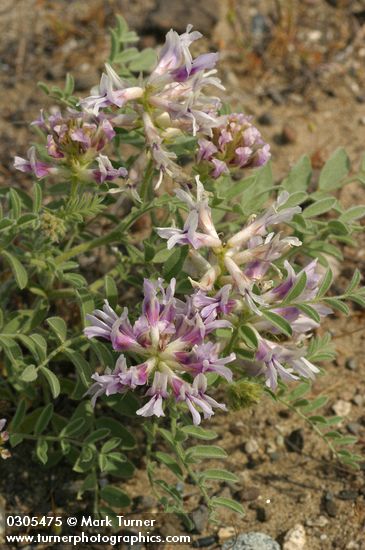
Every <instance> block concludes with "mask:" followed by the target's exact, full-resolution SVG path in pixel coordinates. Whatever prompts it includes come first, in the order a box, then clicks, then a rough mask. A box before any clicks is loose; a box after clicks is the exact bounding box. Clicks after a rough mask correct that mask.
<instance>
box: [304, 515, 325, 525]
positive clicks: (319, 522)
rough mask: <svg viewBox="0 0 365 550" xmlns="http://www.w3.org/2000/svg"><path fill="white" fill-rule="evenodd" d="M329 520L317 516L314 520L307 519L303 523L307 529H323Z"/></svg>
mask: <svg viewBox="0 0 365 550" xmlns="http://www.w3.org/2000/svg"><path fill="white" fill-rule="evenodd" d="M328 522H329V520H328V519H327V518H326V516H318V517H317V518H314V519H307V521H306V522H305V524H306V525H308V527H325V526H326V525H327V523H328Z"/></svg>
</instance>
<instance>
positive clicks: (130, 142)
mask: <svg viewBox="0 0 365 550" xmlns="http://www.w3.org/2000/svg"><path fill="white" fill-rule="evenodd" d="M200 36H201V35H200V33H199V32H197V31H193V30H192V28H191V26H188V28H187V29H186V32H185V33H183V34H181V35H178V34H177V33H176V32H175V31H173V30H171V31H169V33H168V34H167V36H166V41H165V44H164V45H163V47H162V48H161V49H160V51H159V52H158V54H156V52H155V51H154V50H149V49H147V50H144V51H142V52H138V50H137V49H136V48H133V47H131V46H129V45H128V43H129V44H130V43H133V42H134V41H135V40H136V36H135V34H134V33H132V32H131V31H129V29H128V27H127V25H126V23H125V21H124V20H123V19H122V18H119V20H118V27H117V28H116V29H115V30H114V31H113V33H112V51H111V57H110V60H109V63H108V64H106V69H105V72H104V73H103V75H102V77H101V80H100V83H99V85H98V86H96V87H95V88H94V89H93V90H91V93H90V95H89V96H88V97H86V98H83V99H79V98H76V97H74V96H73V95H72V92H73V81H72V77H70V76H68V79H67V82H66V87H65V89H64V90H61V89H59V88H53V89H51V90H50V89H48V88H47V87H46V86H45V85H42V88H43V89H44V90H45V91H46V93H48V94H49V95H50V96H51V97H53V98H56V99H57V100H58V101H59V103H60V104H61V105H62V106H63V109H57V110H54V111H53V112H52V114H50V115H47V114H45V113H44V112H42V113H41V116H40V118H39V119H38V120H36V121H35V122H33V128H34V129H36V131H37V132H38V134H39V135H40V137H41V140H42V143H41V144H40V145H33V146H32V147H31V148H30V149H29V151H28V154H27V157H26V158H23V157H20V156H17V157H16V158H15V162H14V166H15V168H16V169H18V170H20V171H21V172H24V173H27V174H31V175H32V176H33V177H34V179H35V182H34V185H33V190H32V194H31V195H30V194H28V192H25V191H23V190H21V189H17V190H15V188H14V187H11V188H4V189H3V190H2V191H1V195H2V197H3V198H4V203H5V205H6V206H5V213H4V215H3V218H2V220H1V222H0V229H1V239H2V240H1V252H0V255H1V259H2V261H3V262H4V276H3V282H2V284H3V286H4V289H6V292H3V293H2V299H1V300H2V304H1V305H2V308H3V310H4V313H5V315H4V319H3V323H2V326H3V328H2V332H1V334H0V346H1V348H2V350H3V352H4V357H5V367H4V371H3V375H2V381H1V383H2V388H3V398H4V399H5V401H6V403H7V404H8V405H7V407H6V411H5V412H6V416H9V417H10V416H12V419H11V420H10V422H9V434H10V436H9V434H8V433H7V432H2V435H1V436H0V445H1V446H2V450H1V453H2V455H1V456H2V457H3V458H6V457H8V456H9V454H10V453H9V452H8V451H7V450H5V448H3V445H4V443H8V439H9V442H10V446H12V447H16V446H17V445H19V444H20V443H22V442H23V441H25V440H27V439H30V440H35V441H36V448H35V454H36V457H37V458H38V460H40V461H41V462H42V463H44V464H51V465H53V466H54V465H56V464H57V463H58V462H59V461H61V460H64V459H67V461H68V463H70V464H72V469H73V471H74V472H76V473H77V474H80V475H82V476H84V481H83V484H82V487H81V489H80V491H79V498H81V496H82V494H83V493H84V492H86V491H93V492H94V495H95V509H96V510H100V512H101V513H105V511H106V510H107V511H108V513H110V514H112V511H111V510H110V509H109V508H108V506H112V507H116V508H118V507H121V506H128V504H129V502H130V501H129V497H128V495H127V494H126V493H125V492H123V491H121V490H120V489H119V488H117V487H115V486H114V485H113V478H115V477H116V478H120V477H122V478H124V477H129V476H131V475H132V474H133V470H134V465H133V460H130V458H128V455H126V454H125V453H126V451H128V450H130V449H134V448H135V447H136V440H135V438H134V436H133V435H132V433H131V432H130V431H129V430H128V429H127V428H126V427H125V417H129V419H130V420H129V422H132V423H133V425H134V426H135V430H137V429H144V430H145V433H146V438H145V441H144V443H143V450H144V452H145V453H146V460H147V472H148V476H149V479H150V482H151V484H152V485H153V488H154V490H155V492H156V494H157V495H158V497H159V500H160V503H161V505H163V506H164V508H165V509H166V510H169V511H176V512H178V513H181V514H182V513H184V506H183V492H181V491H179V490H177V489H176V486H175V485H174V483H173V482H171V483H169V482H168V481H166V480H165V479H159V478H158V474H157V470H156V465H157V464H159V465H161V466H163V467H166V468H167V469H169V470H170V471H171V472H172V474H174V476H176V477H177V478H178V479H179V480H180V481H181V482H182V483H185V482H186V479H187V477H189V479H192V480H193V482H194V483H195V484H196V485H197V486H198V487H199V488H200V490H201V492H202V495H203V497H204V499H205V500H206V502H207V504H208V506H209V509H210V510H211V511H212V512H214V510H215V509H216V508H217V507H219V506H225V507H228V508H230V509H233V510H235V511H237V512H242V507H241V505H240V503H237V502H235V501H233V500H230V499H226V498H223V497H217V496H216V497H213V498H211V496H210V494H209V483H211V481H214V480H218V481H220V480H223V481H230V482H234V481H235V480H236V479H237V478H236V476H235V475H234V474H233V473H230V472H228V471H226V470H224V469H206V470H204V469H202V467H201V466H198V467H197V468H196V465H197V464H199V462H201V461H202V460H205V459H209V458H213V459H217V460H219V459H224V457H225V456H226V452H225V451H224V450H223V449H221V448H220V447H218V446H215V445H210V444H209V445H193V446H189V439H188V438H189V437H192V438H194V439H198V440H205V441H207V440H210V439H214V438H215V437H216V434H215V433H214V431H213V430H211V429H209V424H208V423H205V425H204V428H203V427H202V426H199V424H201V423H202V422H203V420H204V419H209V418H211V416H212V415H213V414H214V413H216V412H217V411H226V410H227V408H228V409H229V408H230V407H231V408H234V409H239V408H242V407H244V406H253V405H255V404H256V403H258V402H259V401H260V400H261V399H264V398H273V399H275V400H279V401H280V402H281V403H284V404H286V405H288V406H289V407H291V408H293V409H295V410H298V411H299V412H300V414H301V416H302V417H303V418H304V419H305V421H306V422H308V423H309V424H310V425H311V426H313V427H314V429H315V430H316V431H317V433H319V435H321V437H322V438H323V439H325V440H326V441H327V442H328V444H329V446H330V449H331V451H332V452H333V453H334V454H335V455H336V457H337V458H338V459H340V460H341V461H343V462H345V463H347V464H349V465H352V466H356V463H357V461H358V460H359V457H358V456H357V455H355V454H353V453H352V452H351V451H349V450H348V449H346V448H345V447H346V445H348V444H349V443H353V442H354V439H353V438H349V437H343V436H342V434H341V432H340V431H333V428H330V426H332V425H333V424H335V423H336V422H337V423H338V422H339V421H340V419H339V417H333V418H327V419H326V418H325V417H323V416H316V417H315V416H310V415H308V414H307V413H310V412H311V411H312V410H315V409H316V408H318V407H320V406H323V405H324V404H325V401H326V398H324V397H323V396H321V397H320V398H317V399H316V400H314V401H312V402H311V401H310V400H308V399H305V400H303V399H299V397H302V396H303V395H304V394H305V393H306V392H308V390H309V387H310V385H309V381H310V380H312V379H314V378H315V377H316V376H317V375H320V374H321V371H322V367H321V362H322V361H324V360H328V359H331V358H332V357H333V350H332V348H331V346H330V341H329V340H330V337H329V334H327V333H323V331H320V330H318V329H320V326H321V323H322V321H323V319H324V318H325V317H327V316H328V315H331V314H332V313H333V312H334V310H339V311H341V312H343V313H345V314H348V313H350V309H349V307H348V306H347V305H346V303H345V302H346V301H348V300H350V301H353V302H356V303H358V304H360V305H364V303H365V292H364V289H363V288H361V287H360V286H359V284H360V274H359V272H358V271H356V272H355V274H354V276H353V278H352V280H351V282H350V284H349V286H348V288H347V289H346V290H345V291H344V292H343V293H342V294H341V295H340V296H333V294H330V295H328V291H329V289H330V287H331V283H332V279H333V275H332V272H331V269H330V267H329V266H330V258H331V257H334V258H338V259H341V249H340V246H339V245H340V244H341V243H346V244H347V245H355V244H356V241H355V240H354V238H353V236H352V234H356V232H358V231H359V230H360V229H361V226H360V224H359V223H358V220H360V218H361V217H363V216H364V215H365V207H364V206H354V207H352V208H350V209H348V210H345V209H344V208H343V206H342V205H341V204H340V202H339V201H338V199H337V197H336V190H337V189H339V188H340V187H342V186H343V185H345V184H346V183H348V182H349V181H352V180H354V179H359V180H360V181H363V180H364V173H365V165H363V167H362V169H361V172H360V173H359V174H355V175H352V176H348V173H349V162H348V158H347V155H346V153H345V152H344V151H343V150H342V149H339V150H337V151H336V152H335V153H334V154H333V156H332V157H331V158H330V159H329V160H328V161H327V163H326V164H325V166H324V168H323V170H322V172H321V174H320V175H319V178H318V179H317V180H316V181H315V182H313V185H311V187H310V188H309V184H310V182H312V180H313V175H312V170H311V165H310V161H309V159H308V157H306V156H304V157H303V158H302V159H300V161H299V162H298V163H297V164H296V165H295V166H294V168H293V169H292V171H291V172H290V174H289V176H288V177H287V178H285V179H284V180H283V181H281V182H279V183H277V184H274V182H273V177H272V173H271V163H270V147H269V145H268V144H267V143H265V140H264V138H263V137H262V135H261V133H260V132H259V130H258V129H257V128H256V127H255V126H254V123H253V121H252V120H251V119H250V118H249V117H247V116H245V115H244V114H242V113H231V112H230V111H229V109H228V107H227V106H224V105H223V104H222V101H221V99H220V98H219V97H218V95H219V94H220V96H222V95H223V93H224V87H223V86H222V83H221V82H220V80H219V79H218V77H217V76H216V68H215V67H216V63H217V61H218V55H217V54H216V53H206V54H202V55H199V56H198V57H195V58H194V57H193V55H192V53H191V46H192V44H193V42H195V41H196V40H197V39H199V38H200ZM137 73H138V75H137ZM212 94H214V95H212ZM216 94H218V95H216ZM311 189H312V190H311ZM6 201H7V202H6ZM141 233H142V234H141ZM6 266H7V267H6ZM11 275H13V276H14V278H12V276H11ZM19 289H20V291H21V292H20V294H19ZM118 294H119V295H120V297H119V298H118ZM293 382H297V383H298V385H297V386H296V387H294V389H293V388H292V383H293ZM41 389H42V391H41ZM61 396H62V398H61ZM65 403H67V406H66V405H65ZM4 414H5V413H4ZM161 417H164V418H161ZM4 424H5V419H4V420H2V421H1V422H0V428H1V429H2V428H3V427H4ZM161 448H162V449H163V450H162V451H161V450H160V449H161ZM135 452H137V451H135ZM140 452H142V451H140ZM101 474H102V475H104V476H107V478H108V480H109V484H107V485H103V486H102V487H101V486H100V482H99V478H100V475H101Z"/></svg>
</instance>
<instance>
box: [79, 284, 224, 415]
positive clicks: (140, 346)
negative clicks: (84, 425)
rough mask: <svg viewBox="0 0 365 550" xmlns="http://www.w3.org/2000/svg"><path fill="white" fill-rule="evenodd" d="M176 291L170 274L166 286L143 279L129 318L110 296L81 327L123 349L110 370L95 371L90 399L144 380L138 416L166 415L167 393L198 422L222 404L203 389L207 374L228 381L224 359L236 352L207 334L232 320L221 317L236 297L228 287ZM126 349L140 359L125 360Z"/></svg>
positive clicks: (120, 391) (118, 390)
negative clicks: (224, 352) (212, 292)
mask: <svg viewBox="0 0 365 550" xmlns="http://www.w3.org/2000/svg"><path fill="white" fill-rule="evenodd" d="M174 294H175V280H174V279H172V280H171V282H170V284H169V285H168V286H167V287H166V288H165V286H164V284H163V281H162V279H159V280H158V281H157V282H153V281H150V280H148V279H146V280H145V282H144V300H143V305H142V314H141V315H140V317H138V319H137V320H136V321H135V322H134V323H133V324H132V323H131V322H130V319H129V316H128V311H127V309H124V311H123V313H122V314H121V315H117V313H116V312H115V311H114V310H113V309H112V308H111V307H110V306H109V304H108V302H105V305H104V307H103V310H96V311H94V313H93V315H89V316H88V320H89V321H90V323H91V325H90V326H88V327H86V328H85V330H84V332H85V335H86V336H87V337H88V338H96V337H100V338H104V339H107V340H109V341H110V342H111V344H112V347H113V349H114V350H115V351H118V352H122V355H120V357H119V359H118V361H117V363H116V366H115V368H114V370H113V371H110V370H107V371H105V372H104V374H101V375H100V374H94V375H93V377H92V378H93V379H94V381H95V383H94V384H93V386H92V387H91V388H90V390H89V392H90V393H91V394H92V395H93V398H92V401H93V403H94V404H95V401H96V399H97V397H99V396H100V395H102V394H105V395H113V394H116V393H123V392H125V391H127V390H130V389H136V388H137V387H138V386H142V387H145V388H147V389H146V391H145V396H146V397H148V398H149V400H148V401H147V403H146V404H145V405H144V406H143V407H142V408H141V409H139V410H138V411H137V414H139V415H141V416H152V415H156V416H164V414H165V413H164V403H165V402H166V401H167V400H168V399H174V400H176V401H177V402H184V403H185V404H186V405H187V407H188V409H189V411H190V412H191V414H192V416H193V421H194V423H195V424H199V423H200V420H201V414H203V416H204V418H209V417H210V416H211V415H212V414H214V411H213V409H214V408H219V409H225V405H222V404H220V403H217V402H216V401H215V400H214V399H213V398H212V397H210V396H209V395H207V393H206V391H207V378H206V375H207V374H208V373H216V374H218V375H220V376H222V377H224V378H225V379H226V380H228V381H231V380H232V372H231V370H230V369H229V368H228V367H227V366H226V364H227V363H230V362H232V361H233V360H234V359H235V355H234V354H233V353H231V354H230V355H229V356H228V357H220V349H219V345H218V344H216V343H214V342H213V341H212V340H210V338H209V337H210V335H212V334H213V333H214V331H216V330H217V329H219V328H227V327H230V326H231V324H230V322H229V321H228V320H226V319H224V318H222V317H223V316H225V315H226V314H227V313H229V312H230V311H232V309H233V308H234V306H235V302H233V301H232V300H229V297H228V294H229V289H228V288H223V289H222V290H221V291H220V292H219V293H218V294H217V295H216V296H212V297H206V296H204V295H202V293H201V292H197V293H196V294H195V295H193V296H191V297H188V298H187V299H186V300H185V301H182V300H178V299H177V298H175V296H174ZM129 353H130V354H132V356H133V357H138V358H139V361H140V362H137V364H132V365H131V366H127V359H126V356H125V354H127V355H128V354H129ZM133 363H135V361H133Z"/></svg>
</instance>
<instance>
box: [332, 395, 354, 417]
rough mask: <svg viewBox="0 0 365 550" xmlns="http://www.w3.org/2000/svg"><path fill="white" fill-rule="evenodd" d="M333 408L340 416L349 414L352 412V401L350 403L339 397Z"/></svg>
mask: <svg viewBox="0 0 365 550" xmlns="http://www.w3.org/2000/svg"><path fill="white" fill-rule="evenodd" d="M332 410H333V412H334V413H335V414H337V415H338V416H347V415H349V414H350V412H351V403H349V402H348V401H344V400H343V399H339V400H338V401H336V403H335V404H334V405H333V406H332Z"/></svg>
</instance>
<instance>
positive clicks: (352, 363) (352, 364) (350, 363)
mask: <svg viewBox="0 0 365 550" xmlns="http://www.w3.org/2000/svg"><path fill="white" fill-rule="evenodd" d="M345 367H346V368H347V369H348V370H356V369H357V362H356V359H355V358H354V357H349V359H347V360H346V362H345Z"/></svg>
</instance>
